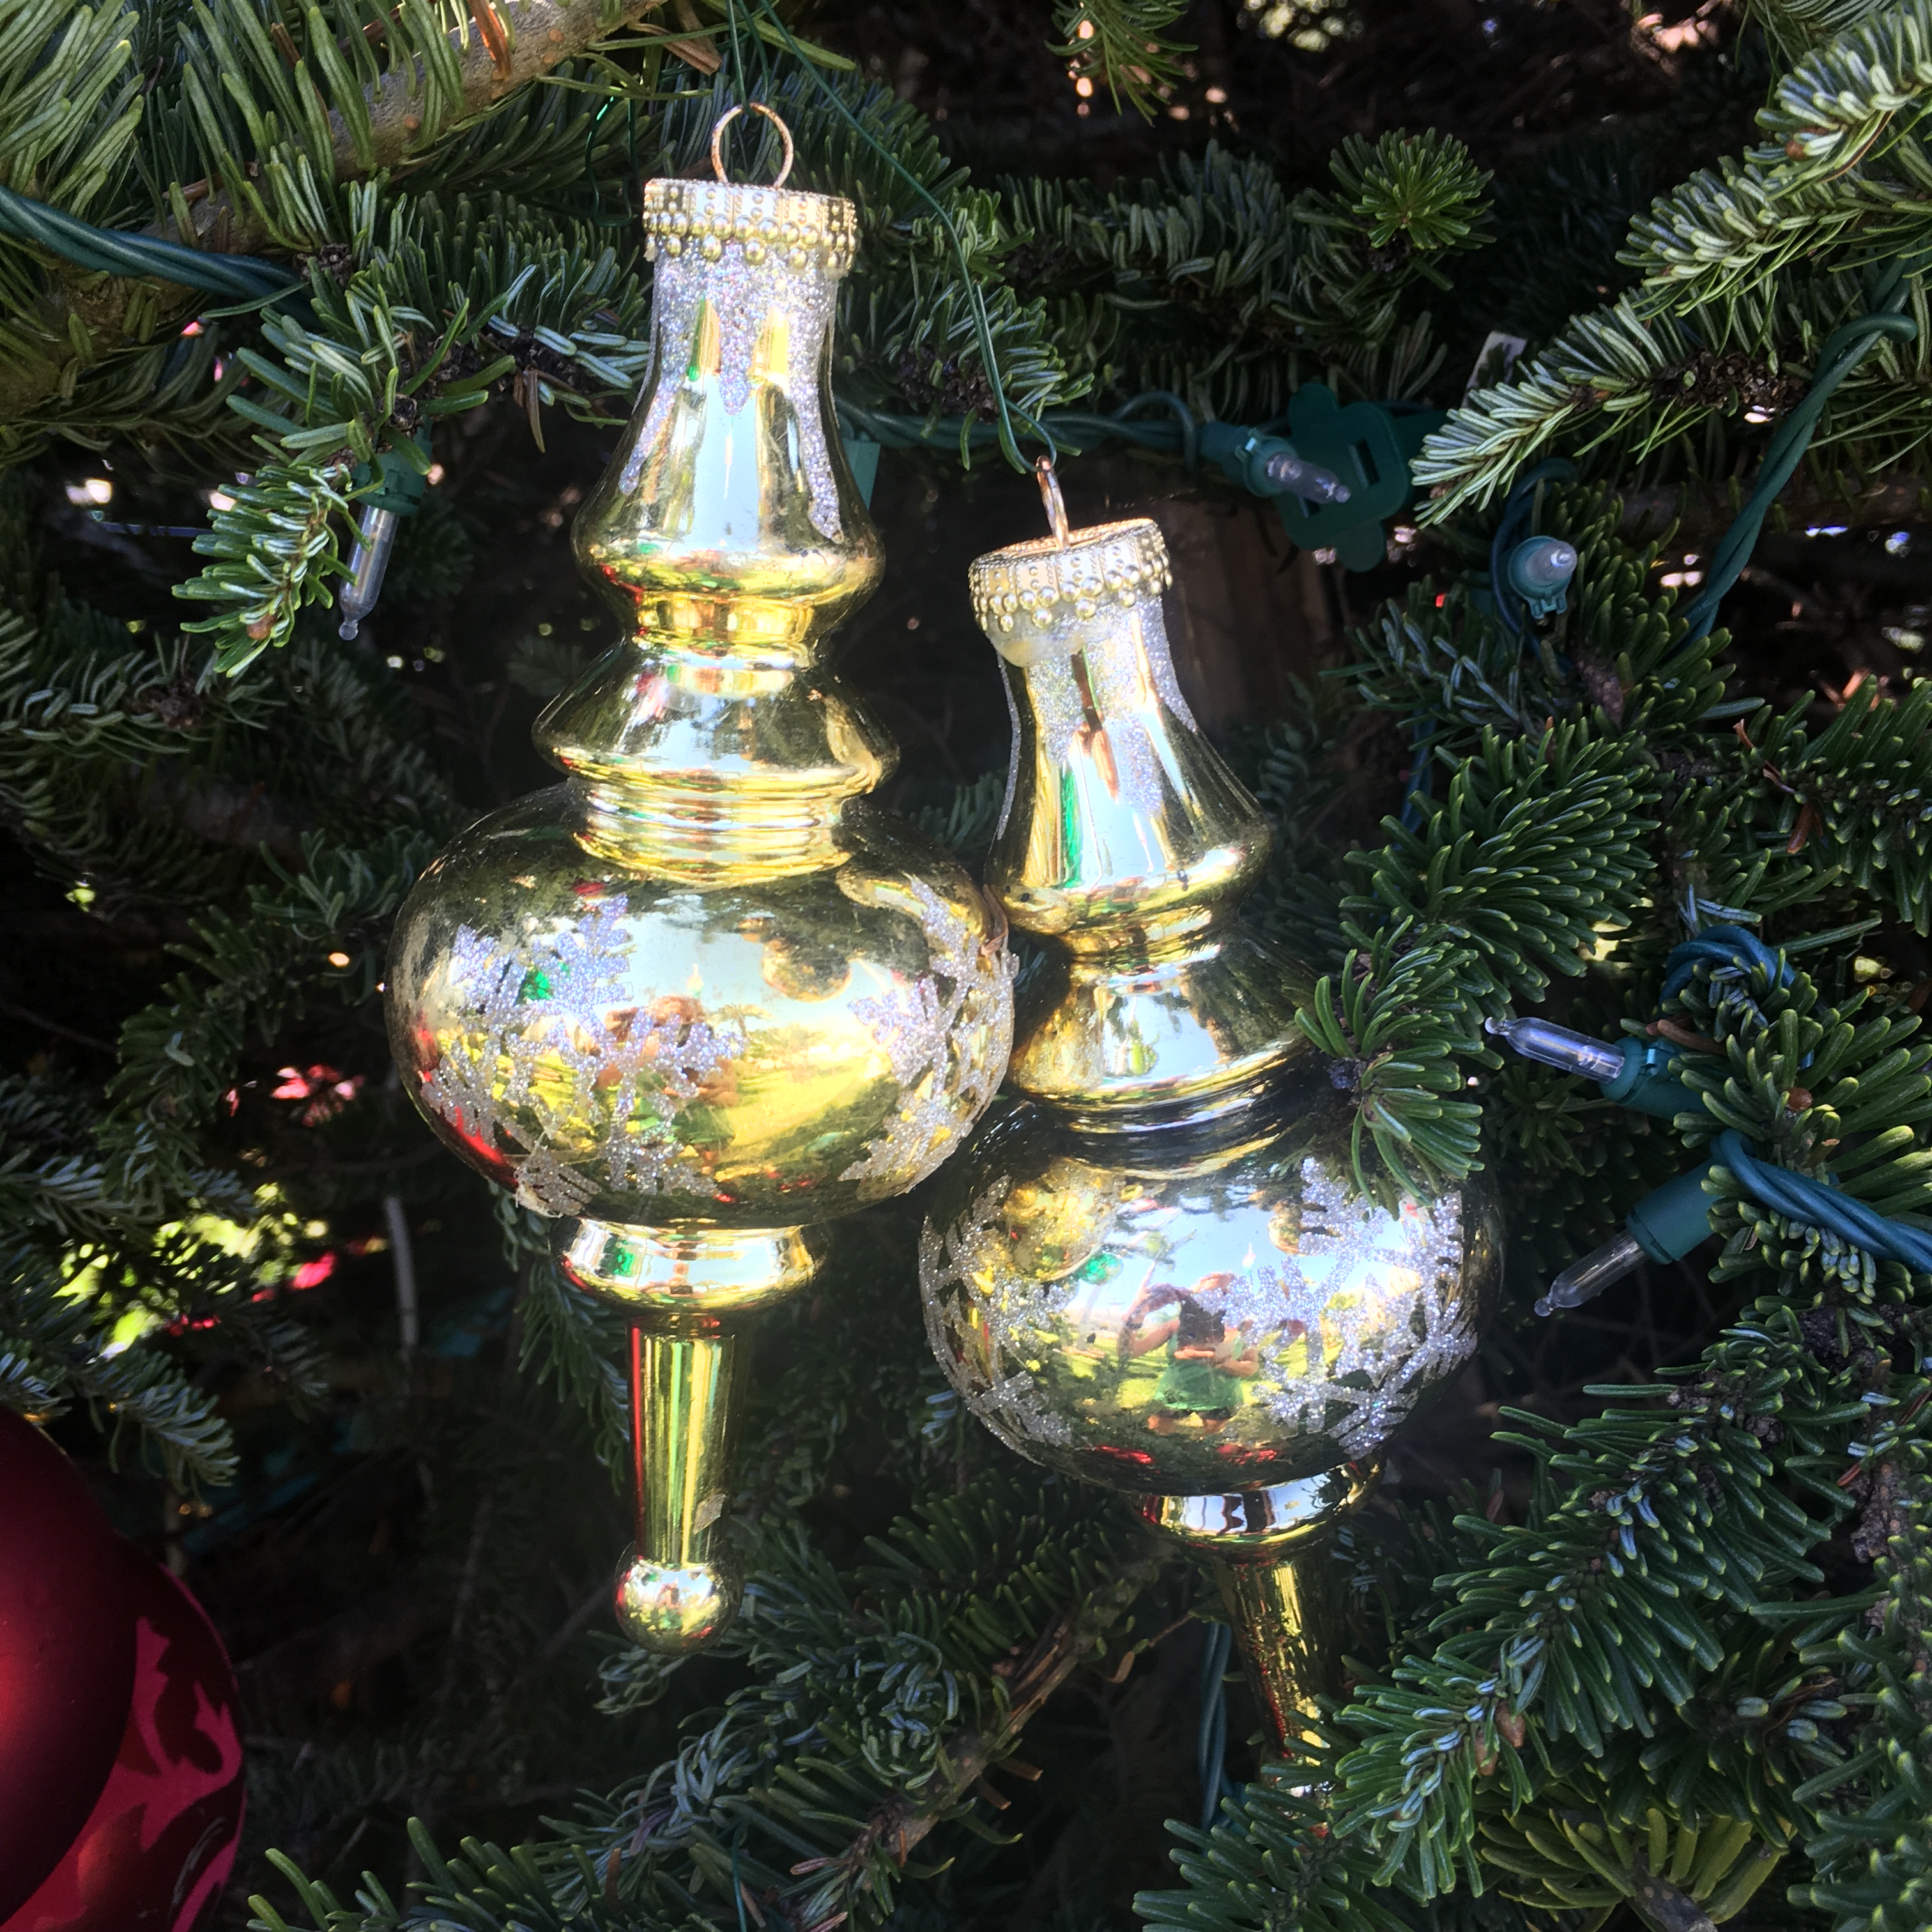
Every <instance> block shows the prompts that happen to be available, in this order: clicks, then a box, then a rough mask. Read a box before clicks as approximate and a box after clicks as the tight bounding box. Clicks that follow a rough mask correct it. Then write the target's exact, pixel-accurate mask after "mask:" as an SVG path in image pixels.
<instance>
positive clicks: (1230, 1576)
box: [1213, 1524, 1343, 1751]
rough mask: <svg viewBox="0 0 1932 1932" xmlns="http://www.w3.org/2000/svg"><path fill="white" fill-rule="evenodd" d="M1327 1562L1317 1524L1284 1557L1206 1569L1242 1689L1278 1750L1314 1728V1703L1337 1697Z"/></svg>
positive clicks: (1332, 1578)
mask: <svg viewBox="0 0 1932 1932" xmlns="http://www.w3.org/2000/svg"><path fill="white" fill-rule="evenodd" d="M1334 1559H1335V1552H1334V1547H1333V1539H1332V1538H1331V1535H1330V1534H1329V1529H1328V1526H1327V1525H1326V1524H1325V1525H1323V1526H1322V1527H1321V1528H1320V1529H1317V1530H1315V1531H1313V1532H1310V1536H1309V1539H1308V1541H1307V1542H1306V1543H1305V1544H1302V1545H1301V1546H1300V1547H1298V1548H1296V1549H1295V1550H1292V1552H1287V1553H1283V1554H1280V1555H1278V1556H1272V1557H1265V1558H1260V1559H1255V1560H1253V1561H1249V1562H1228V1561H1226V1560H1225V1559H1219V1558H1217V1559H1215V1562H1214V1566H1213V1567H1214V1580H1215V1582H1216V1583H1218V1584H1219V1585H1220V1588H1221V1601H1222V1603H1223V1604H1224V1605H1225V1606H1226V1609H1227V1612H1228V1617H1229V1622H1231V1623H1232V1624H1233V1625H1234V1627H1235V1637H1236V1638H1237V1640H1238V1643H1239V1646H1240V1649H1241V1660H1242V1661H1243V1663H1244V1664H1245V1665H1246V1666H1247V1676H1248V1687H1249V1688H1250V1690H1251V1691H1253V1693H1254V1696H1255V1700H1256V1703H1259V1705H1260V1706H1261V1707H1262V1713H1263V1715H1265V1717H1266V1718H1267V1720H1268V1731H1269V1734H1270V1735H1271V1736H1272V1738H1273V1739H1274V1742H1275V1744H1276V1745H1277V1747H1278V1748H1280V1749H1282V1750H1284V1751H1285V1750H1286V1749H1288V1748H1289V1747H1290V1746H1291V1745H1294V1744H1295V1743H1296V1742H1298V1741H1303V1740H1305V1739H1307V1736H1308V1735H1309V1730H1310V1727H1311V1726H1313V1725H1316V1724H1319V1722H1320V1721H1321V1715H1322V1711H1321V1706H1320V1704H1319V1702H1318V1700H1319V1698H1322V1697H1328V1698H1334V1697H1337V1696H1339V1695H1340V1691H1341V1688H1342V1675H1341V1668H1340V1655H1339V1652H1338V1649H1337V1646H1338V1645H1339V1643H1340V1638H1341V1624H1342V1613H1343V1589H1342V1572H1341V1570H1340V1568H1339V1567H1338V1566H1337V1564H1336V1562H1335V1560H1334Z"/></svg>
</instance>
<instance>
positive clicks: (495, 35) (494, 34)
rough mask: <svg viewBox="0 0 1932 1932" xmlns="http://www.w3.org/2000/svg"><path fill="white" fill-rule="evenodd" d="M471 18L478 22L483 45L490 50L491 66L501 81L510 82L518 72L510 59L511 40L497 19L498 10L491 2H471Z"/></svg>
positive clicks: (477, 28) (476, 0)
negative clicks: (512, 76)
mask: <svg viewBox="0 0 1932 1932" xmlns="http://www.w3.org/2000/svg"><path fill="white" fill-rule="evenodd" d="M469 17H470V18H471V19H472V20H474V21H475V23H476V31H477V32H478V34H481V36H482V39H483V44H484V46H485V47H487V49H489V53H490V66H491V67H492V68H494V69H495V71H496V78H497V79H498V80H508V79H509V78H510V77H511V74H514V72H515V71H516V69H515V67H514V64H513V63H512V62H511V58H510V39H509V36H508V34H505V32H504V31H503V23H502V21H501V20H498V19H497V17H496V8H495V7H493V6H491V5H490V0H469Z"/></svg>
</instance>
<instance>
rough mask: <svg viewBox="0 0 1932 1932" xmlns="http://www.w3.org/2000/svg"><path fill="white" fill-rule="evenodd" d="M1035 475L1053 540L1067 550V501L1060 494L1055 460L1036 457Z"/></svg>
mask: <svg viewBox="0 0 1932 1932" xmlns="http://www.w3.org/2000/svg"><path fill="white" fill-rule="evenodd" d="M1033 473H1034V476H1035V478H1037V480H1038V481H1039V484H1040V501H1041V502H1043V503H1044V504H1045V505H1046V520H1047V523H1049V526H1051V527H1052V531H1053V540H1054V541H1055V543H1056V544H1058V545H1059V546H1060V547H1061V549H1062V550H1064V549H1065V548H1066V547H1067V499H1066V498H1065V497H1064V496H1062V495H1061V493H1060V478H1059V477H1058V475H1056V474H1055V471H1054V467H1053V458H1052V457H1050V456H1037V457H1035V458H1034V463H1033Z"/></svg>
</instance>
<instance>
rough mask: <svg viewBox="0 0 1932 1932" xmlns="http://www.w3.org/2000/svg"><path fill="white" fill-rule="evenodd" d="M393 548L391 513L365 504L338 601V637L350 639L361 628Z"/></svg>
mask: <svg viewBox="0 0 1932 1932" xmlns="http://www.w3.org/2000/svg"><path fill="white" fill-rule="evenodd" d="M395 547H396V513H395V511H393V510H379V509H378V508H377V507H376V506H375V505H374V504H373V503H371V504H367V505H365V506H364V508H363V511H362V517H361V520H359V522H358V523H357V524H356V547H355V548H354V550H352V551H350V556H349V581H348V582H347V583H345V584H344V586H342V595H341V598H339V599H338V607H339V608H340V609H341V612H342V628H341V631H339V632H338V635H340V636H341V637H345V638H348V639H351V640H353V638H354V637H355V636H356V633H357V632H358V631H360V630H361V629H362V619H364V618H365V617H366V616H368V614H369V613H370V612H371V610H374V609H375V607H376V600H377V598H379V597H380V596H381V595H382V594H383V577H385V576H386V574H388V571H389V553H390V552H391V551H392V550H394V549H395Z"/></svg>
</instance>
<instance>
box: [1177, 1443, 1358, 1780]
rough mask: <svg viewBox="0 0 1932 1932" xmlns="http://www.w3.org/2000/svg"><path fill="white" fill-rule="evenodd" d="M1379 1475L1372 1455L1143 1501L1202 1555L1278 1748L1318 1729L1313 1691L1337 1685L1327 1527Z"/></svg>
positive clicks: (1333, 1690) (1343, 1596)
mask: <svg viewBox="0 0 1932 1932" xmlns="http://www.w3.org/2000/svg"><path fill="white" fill-rule="evenodd" d="M1381 1474H1382V1466H1381V1464H1380V1463H1379V1462H1372V1463H1344V1464H1343V1465H1342V1466H1340V1468H1339V1469H1329V1470H1325V1471H1324V1472H1322V1474H1321V1475H1319V1476H1310V1477H1307V1478H1304V1480H1303V1481H1300V1482H1294V1483H1278V1484H1275V1485H1274V1487H1272V1488H1270V1489H1266V1490H1253V1491H1250V1492H1248V1493H1246V1494H1244V1495H1239V1496H1149V1497H1148V1498H1147V1499H1146V1500H1145V1502H1143V1503H1142V1506H1141V1514H1142V1517H1143V1519H1144V1520H1145V1521H1147V1522H1148V1523H1151V1524H1152V1525H1153V1526H1154V1527H1155V1528H1156V1529H1160V1530H1161V1531H1163V1532H1165V1533H1166V1535H1169V1536H1172V1537H1174V1538H1177V1539H1178V1541H1181V1542H1182V1543H1184V1544H1187V1546H1188V1547H1189V1548H1190V1549H1191V1550H1195V1551H1197V1552H1198V1553H1200V1554H1201V1555H1203V1556H1206V1557H1207V1558H1208V1559H1209V1561H1210V1563H1211V1567H1212V1568H1213V1570H1214V1580H1215V1581H1216V1582H1217V1583H1218V1584H1219V1585H1220V1590H1221V1601H1222V1602H1223V1604H1224V1605H1225V1606H1226V1608H1227V1612H1228V1616H1229V1622H1232V1624H1233V1625H1234V1627H1235V1637H1236V1638H1237V1639H1238V1640H1239V1643H1240V1646H1241V1658H1242V1661H1243V1662H1244V1664H1246V1665H1247V1675H1248V1682H1249V1685H1250V1688H1252V1689H1253V1692H1254V1694H1255V1700H1256V1703H1259V1705H1260V1706H1261V1707H1262V1712H1263V1714H1264V1715H1265V1716H1266V1718H1267V1719H1268V1728H1269V1730H1270V1733H1271V1735H1272V1736H1273V1738H1274V1743H1275V1745H1276V1746H1277V1748H1278V1749H1280V1750H1282V1751H1288V1750H1290V1749H1291V1748H1294V1747H1295V1745H1298V1744H1301V1745H1306V1744H1307V1743H1308V1742H1312V1741H1313V1739H1315V1738H1316V1736H1319V1730H1320V1726H1321V1722H1322V1701H1321V1700H1322V1699H1324V1698H1328V1699H1331V1700H1332V1699H1334V1698H1335V1697H1338V1696H1339V1695H1340V1692H1341V1688H1342V1676H1341V1655H1342V1646H1343V1642H1344V1640H1345V1637H1346V1610H1347V1591H1346V1587H1345V1586H1346V1577H1344V1574H1343V1570H1342V1567H1341V1565H1340V1563H1339V1562H1337V1560H1336V1553H1335V1548H1334V1532H1335V1529H1336V1526H1337V1524H1339V1523H1341V1521H1342V1520H1343V1519H1344V1518H1345V1517H1348V1516H1349V1515H1351V1514H1353V1513H1354V1511H1356V1510H1358V1509H1359V1508H1361V1505H1362V1504H1363V1503H1364V1502H1366V1501H1367V1499H1368V1497H1369V1496H1370V1493H1371V1492H1372V1491H1373V1489H1374V1487H1375V1485H1376V1480H1377V1478H1379V1476H1380V1475H1381Z"/></svg>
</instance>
